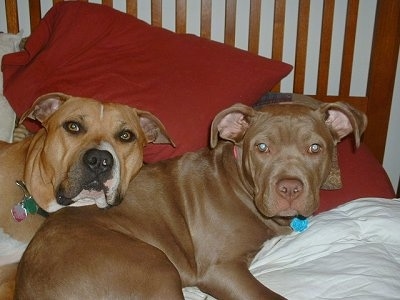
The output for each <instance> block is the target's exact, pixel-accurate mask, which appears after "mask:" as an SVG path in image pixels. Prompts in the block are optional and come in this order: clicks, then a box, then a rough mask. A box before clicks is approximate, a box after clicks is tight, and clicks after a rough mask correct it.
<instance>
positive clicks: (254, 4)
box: [248, 0, 261, 54]
mask: <svg viewBox="0 0 400 300" xmlns="http://www.w3.org/2000/svg"><path fill="white" fill-rule="evenodd" d="M260 19H261V0H252V1H250V20H249V24H250V27H249V44H248V47H249V51H250V52H252V53H255V54H258V50H259V44H260Z"/></svg>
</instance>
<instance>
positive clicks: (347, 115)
mask: <svg viewBox="0 0 400 300" xmlns="http://www.w3.org/2000/svg"><path fill="white" fill-rule="evenodd" d="M319 109H320V111H321V113H322V114H324V116H325V123H326V125H327V126H328V127H329V129H330V130H331V132H332V133H333V134H334V137H335V140H336V142H339V141H340V140H341V139H342V138H344V137H345V136H347V135H349V134H350V133H353V135H354V139H355V145H356V147H358V146H359V145H360V139H361V135H362V134H363V132H364V131H365V128H366V127H367V116H366V115H365V114H364V113H363V112H361V111H359V110H357V109H355V108H354V107H352V106H351V105H349V104H347V103H343V102H335V103H327V104H323V105H321V107H320V108H319Z"/></svg>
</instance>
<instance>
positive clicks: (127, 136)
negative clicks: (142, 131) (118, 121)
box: [119, 130, 136, 142]
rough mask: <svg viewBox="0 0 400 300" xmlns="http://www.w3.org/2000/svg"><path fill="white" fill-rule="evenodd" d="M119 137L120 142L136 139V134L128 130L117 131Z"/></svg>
mask: <svg viewBox="0 0 400 300" xmlns="http://www.w3.org/2000/svg"><path fill="white" fill-rule="evenodd" d="M119 139H120V140H121V141H122V142H131V141H134V140H135V139H136V135H135V134H134V133H133V132H132V131H130V130H123V131H121V132H120V133H119Z"/></svg>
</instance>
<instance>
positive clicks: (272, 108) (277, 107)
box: [256, 103, 325, 127]
mask: <svg viewBox="0 0 400 300" xmlns="http://www.w3.org/2000/svg"><path fill="white" fill-rule="evenodd" d="M259 112H260V113H259V114H258V118H257V121H256V122H257V123H260V124H264V125H265V126H270V125H271V124H272V125H275V126H285V127H291V126H296V127H302V126H304V125H306V124H309V125H308V126H313V124H317V123H323V122H324V119H325V116H322V115H321V114H320V113H318V112H316V111H315V110H313V109H312V108H310V107H307V106H304V105H297V104H291V103H286V104H273V105H267V106H265V107H263V108H262V109H260V110H259Z"/></svg>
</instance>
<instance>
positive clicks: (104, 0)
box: [101, 0, 113, 7]
mask: <svg viewBox="0 0 400 300" xmlns="http://www.w3.org/2000/svg"><path fill="white" fill-rule="evenodd" d="M101 3H102V4H103V5H106V6H110V7H112V6H113V0H101Z"/></svg>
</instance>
